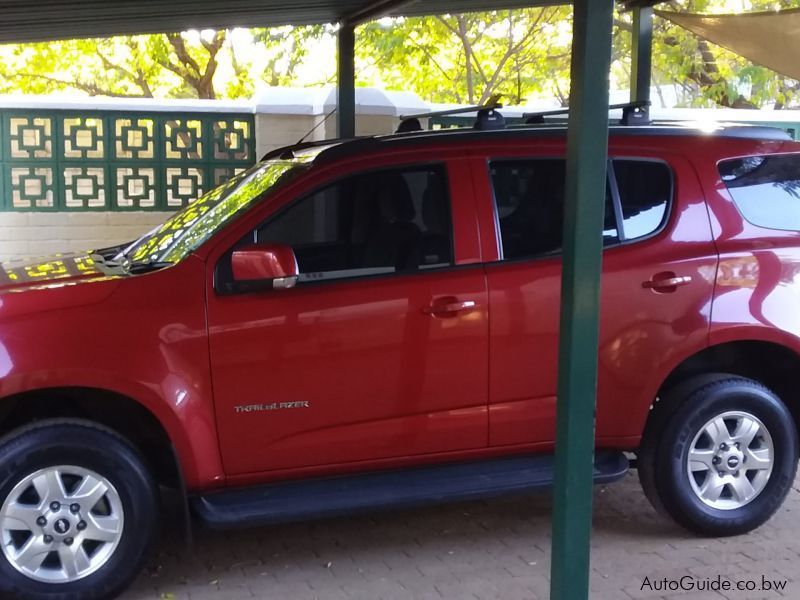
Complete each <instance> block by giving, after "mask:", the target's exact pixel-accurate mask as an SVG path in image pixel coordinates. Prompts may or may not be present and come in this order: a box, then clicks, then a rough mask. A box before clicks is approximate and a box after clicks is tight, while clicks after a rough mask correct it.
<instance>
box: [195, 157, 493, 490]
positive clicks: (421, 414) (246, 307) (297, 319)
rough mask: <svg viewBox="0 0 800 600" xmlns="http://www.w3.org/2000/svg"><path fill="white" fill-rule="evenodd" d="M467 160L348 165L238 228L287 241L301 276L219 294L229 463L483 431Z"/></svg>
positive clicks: (328, 459) (477, 441)
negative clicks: (272, 286)
mask: <svg viewBox="0 0 800 600" xmlns="http://www.w3.org/2000/svg"><path fill="white" fill-rule="evenodd" d="M465 168H466V166H465V165H463V164H462V163H460V162H459V161H458V160H453V161H450V162H449V163H446V162H443V161H434V162H420V163H414V164H407V165H404V166H399V167H398V166H389V165H387V166H384V167H375V168H371V169H368V170H365V171H362V172H357V173H354V174H351V175H347V176H341V177H338V178H336V179H332V180H330V181H327V182H326V183H323V184H320V185H317V186H315V188H314V189H313V190H309V191H308V192H307V193H304V194H300V197H299V198H296V199H292V200H289V201H287V202H285V203H284V204H283V206H281V207H280V208H279V209H278V210H276V211H274V212H273V213H272V214H270V215H269V216H268V217H267V218H266V219H265V220H264V221H263V222H262V223H260V224H259V225H258V226H257V227H255V229H254V230H253V231H252V232H248V233H247V234H246V235H245V236H244V237H243V239H242V242H241V243H252V242H253V241H255V242H256V243H273V244H274V243H280V244H286V245H289V246H291V247H292V248H293V250H294V252H295V255H296V257H297V261H298V265H299V268H300V278H299V282H298V285H297V286H296V287H295V288H292V289H282V290H269V291H263V292H257V293H249V294H235V295H224V294H222V295H221V294H219V293H211V294H210V297H209V300H208V318H209V332H210V346H211V370H212V374H213V383H214V398H215V406H216V412H217V422H218V429H219V436H220V440H221V447H222V458H223V462H224V466H225V469H226V472H227V473H228V474H229V475H237V474H247V473H258V472H264V471H274V470H285V469H296V468H305V467H333V466H337V465H346V464H358V465H361V466H363V465H366V464H369V463H370V462H371V461H378V462H379V464H390V463H387V462H386V459H397V460H400V459H404V458H407V457H416V456H420V455H428V454H436V453H447V452H454V451H461V450H471V449H475V448H482V447H485V446H486V445H487V429H488V424H487V421H488V420H487V387H488V386H487V378H488V367H487V361H488V299H487V293H486V283H485V278H484V275H483V272H482V269H481V266H480V264H479V261H478V260H477V258H476V247H477V244H478V242H477V221H476V216H475V211H474V197H473V191H472V188H471V184H470V178H469V176H468V174H465V172H464V171H463V170H464V169H465ZM226 256H229V254H228V255H226ZM221 260H222V261H225V260H226V258H225V256H223V258H222V259H221ZM228 260H229V258H228ZM470 263H472V264H470ZM221 272H224V269H222V270H220V269H217V276H220V275H219V274H220V273H221ZM390 462H391V461H390Z"/></svg>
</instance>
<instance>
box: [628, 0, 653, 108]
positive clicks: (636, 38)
mask: <svg viewBox="0 0 800 600" xmlns="http://www.w3.org/2000/svg"><path fill="white" fill-rule="evenodd" d="M632 13H633V23H632V29H631V102H646V101H649V100H650V83H651V79H652V69H653V7H652V6H642V5H636V6H634V8H633V10H632Z"/></svg>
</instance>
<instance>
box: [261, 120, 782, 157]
mask: <svg viewBox="0 0 800 600" xmlns="http://www.w3.org/2000/svg"><path fill="white" fill-rule="evenodd" d="M608 132H609V138H610V139H613V138H615V137H654V136H655V137H658V136H666V137H695V138H697V137H702V138H709V137H712V138H714V137H715V138H738V139H747V140H762V141H792V137H791V136H790V135H789V134H788V133H787V132H786V131H784V130H783V129H779V128H777V127H764V126H757V125H743V124H730V123H729V124H715V125H713V126H712V127H710V128H706V127H702V128H701V127H698V126H696V125H694V124H675V123H670V124H652V125H636V126H623V125H612V126H611V127H609V130H608ZM566 135H567V127H566V125H563V124H558V125H554V124H545V125H529V126H509V127H506V128H503V129H489V130H476V129H472V128H466V127H465V128H454V129H439V130H431V131H413V132H407V133H394V134H389V135H375V136H364V137H356V138H350V139H335V140H322V141H315V142H303V143H298V144H295V145H293V146H286V147H284V148H279V149H277V150H273V151H271V152H269V153H268V154H266V155H265V156H264V157H263V158H262V160H270V159H292V158H299V157H300V156H308V155H309V154H310V155H312V156H313V157H314V158H313V162H314V164H320V163H327V162H329V161H331V160H335V159H340V158H345V157H348V156H356V155H360V154H367V153H371V152H377V151H392V150H400V149H403V148H407V147H411V146H413V147H423V148H424V147H425V146H427V145H433V144H438V143H453V144H454V145H459V146H464V145H470V144H480V143H483V142H494V143H497V142H500V143H502V142H504V141H508V142H514V141H521V140H527V139H564V138H565V137H566Z"/></svg>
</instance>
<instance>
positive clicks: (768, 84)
mask: <svg viewBox="0 0 800 600" xmlns="http://www.w3.org/2000/svg"><path fill="white" fill-rule="evenodd" d="M780 4H782V5H783V8H790V7H796V6H797V4H798V3H797V1H796V0H794V1H791V2H787V1H785V0H784V1H783V2H780ZM775 5H776V2H775V0H748V1H747V3H746V4H745V3H740V2H736V3H733V2H730V1H726V0H683V1H681V2H677V1H673V2H671V3H670V4H669V5H667V6H666V7H665V8H668V9H671V10H678V11H683V12H693V13H714V12H732V11H733V10H734V9H742V8H746V9H747V10H748V11H753V12H755V11H763V10H774V9H775ZM618 23H619V24H620V26H621V27H625V26H627V27H629V26H630V21H629V19H628V18H626V16H624V15H623V16H622V17H621V18H620V19H619V20H618ZM654 26H655V28H654V39H653V78H654V81H655V82H659V83H672V84H674V85H676V86H678V87H679V88H680V89H681V91H682V93H683V94H682V95H683V96H684V98H685V102H684V103H685V104H686V105H688V106H724V107H731V108H761V107H765V106H768V105H771V104H772V105H774V106H775V108H784V107H786V106H788V105H792V104H797V103H798V101H800V95H799V94H798V92H799V91H800V86H798V82H797V81H794V80H792V79H790V78H788V77H784V76H783V75H780V74H778V73H775V72H774V71H771V70H769V69H767V68H765V67H761V66H759V65H755V64H753V63H751V62H750V61H748V60H747V59H745V58H742V57H741V56H738V55H736V54H734V53H732V52H729V51H728V50H725V49H724V48H720V47H718V46H715V45H714V44H711V43H709V42H707V41H706V40H703V39H701V38H699V37H697V36H695V35H694V34H692V33H690V32H688V31H686V30H684V29H682V28H681V27H678V26H677V25H674V24H673V23H672V22H670V21H668V20H665V19H660V18H656V19H655V23H654Z"/></svg>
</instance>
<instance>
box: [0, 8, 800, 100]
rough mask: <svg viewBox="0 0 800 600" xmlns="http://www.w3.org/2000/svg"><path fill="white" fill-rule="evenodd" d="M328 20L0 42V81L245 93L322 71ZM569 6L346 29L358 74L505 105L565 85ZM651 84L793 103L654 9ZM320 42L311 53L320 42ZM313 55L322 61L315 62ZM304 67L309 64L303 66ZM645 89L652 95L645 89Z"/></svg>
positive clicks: (773, 78)
mask: <svg viewBox="0 0 800 600" xmlns="http://www.w3.org/2000/svg"><path fill="white" fill-rule="evenodd" d="M797 6H800V0H674V1H673V2H670V3H667V4H664V5H662V7H665V8H666V9H668V10H678V11H686V12H700V13H703V12H706V13H714V12H732V11H734V10H740V11H744V10H746V11H757V10H773V9H775V8H776V7H783V8H794V7H797ZM630 31H631V15H630V13H621V12H620V13H617V14H616V16H615V34H614V49H613V54H612V70H611V82H612V87H615V88H617V89H625V88H627V87H629V85H630V50H631V35H630ZM334 36H335V28H334V27H332V26H312V27H300V28H291V27H278V28H273V29H251V30H234V31H219V32H213V31H204V32H200V33H198V32H188V33H183V34H180V35H177V34H172V35H140V36H122V37H116V38H110V39H95V40H92V39H89V40H72V41H65V42H53V43H48V44H20V45H6V46H0V92H24V93H39V94H46V93H52V92H56V91H61V90H78V91H80V92H83V93H85V94H88V95H106V96H139V97H167V98H215V97H224V98H240V97H249V96H251V95H252V94H253V92H254V91H255V89H256V87H257V86H259V85H272V86H278V85H299V84H305V85H322V84H325V83H330V82H332V81H333V75H334V73H335V64H334V57H333V56H332V54H331V53H330V52H326V51H327V50H330V49H332V48H333V43H332V40H333V37H334ZM571 37H572V30H571V9H570V8H569V7H547V8H530V9H522V10H515V11H509V10H504V11H489V12H483V13H471V14H464V15H458V14H456V15H442V16H432V17H415V18H399V19H381V20H380V21H376V22H371V23H368V24H366V25H364V26H362V27H360V28H359V30H358V32H357V48H356V60H357V69H356V72H357V73H358V83H359V85H374V86H380V87H385V88H388V89H403V90H411V91H415V92H417V93H418V94H420V95H421V96H422V97H423V98H425V99H427V100H429V101H434V102H456V103H479V102H482V101H485V100H486V99H487V98H488V97H489V96H491V95H493V94H496V93H500V94H502V95H503V97H504V99H503V101H504V102H505V103H507V104H517V103H525V102H526V101H528V100H529V99H531V98H555V99H556V100H557V101H558V102H561V103H562V104H563V103H566V102H567V99H568V95H569V62H570V61H569V54H570V44H571ZM653 43H654V49H653V83H654V85H659V86H673V87H674V88H675V89H676V90H677V96H678V102H679V104H680V105H683V106H715V105H719V106H735V107H749V108H755V107H766V106H772V105H775V106H776V107H777V108H782V107H786V106H797V105H799V104H800V83H798V82H797V81H794V80H792V79H788V78H786V77H783V76H781V75H779V74H777V73H775V72H773V71H770V70H769V69H766V68H764V67H761V66H758V65H753V64H752V63H750V62H748V61H747V60H745V59H743V58H741V57H739V56H737V55H735V54H733V53H731V52H729V51H727V50H725V49H723V48H719V47H717V46H714V45H713V44H710V43H708V42H706V41H704V40H701V39H699V38H697V37H696V36H694V35H693V34H692V33H690V32H688V31H686V30H684V29H681V28H680V27H678V26H676V25H673V24H672V23H671V22H669V21H667V20H665V19H660V18H656V19H655V21H654V42H653ZM320 49H322V52H320ZM320 56H322V57H323V60H320ZM308 72H310V73H311V75H309V74H308ZM654 100H655V101H658V98H654Z"/></svg>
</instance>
